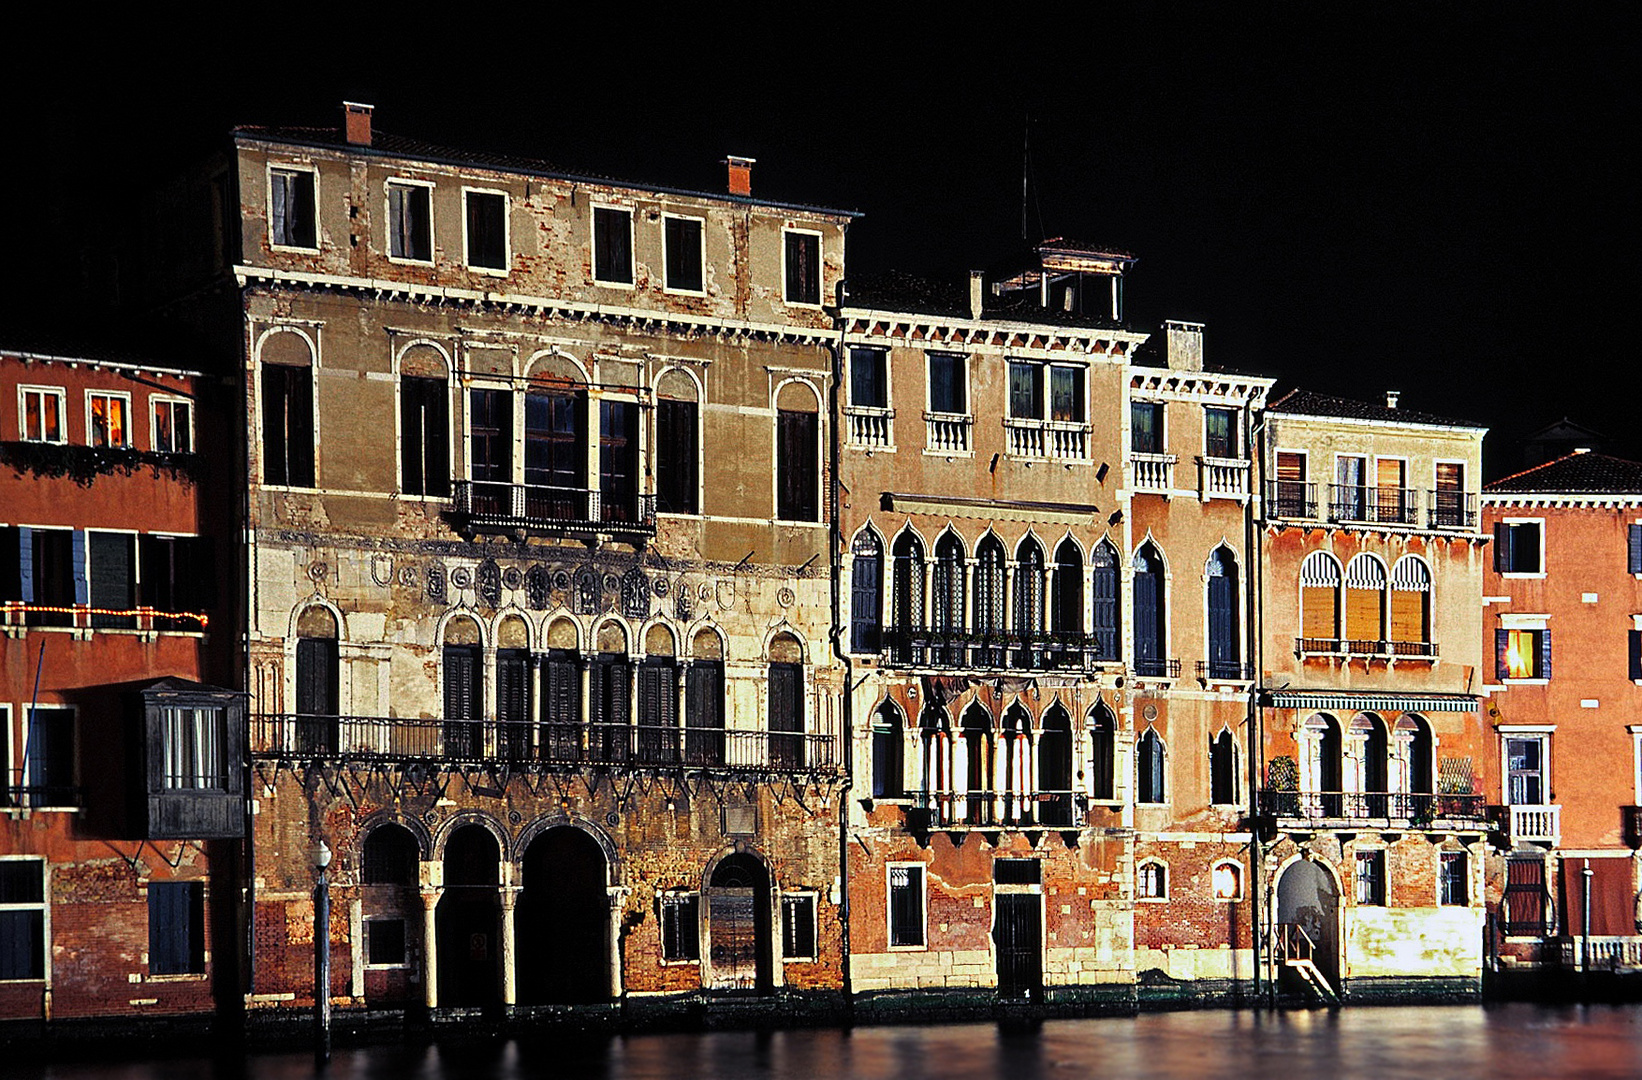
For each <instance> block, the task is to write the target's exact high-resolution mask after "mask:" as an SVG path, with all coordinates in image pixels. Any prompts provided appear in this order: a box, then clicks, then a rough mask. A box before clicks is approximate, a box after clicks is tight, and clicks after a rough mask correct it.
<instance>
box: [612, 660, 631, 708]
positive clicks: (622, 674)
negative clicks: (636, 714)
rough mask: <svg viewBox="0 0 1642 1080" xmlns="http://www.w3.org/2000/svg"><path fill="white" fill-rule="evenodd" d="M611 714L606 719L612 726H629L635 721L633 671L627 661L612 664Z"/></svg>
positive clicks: (617, 661)
mask: <svg viewBox="0 0 1642 1080" xmlns="http://www.w3.org/2000/svg"><path fill="white" fill-rule="evenodd" d="M609 690H610V712H609V715H608V716H607V717H606V718H605V719H606V720H607V721H608V722H609V723H612V724H627V723H631V722H632V719H633V705H632V695H633V669H632V666H631V665H629V664H628V663H627V661H626V660H625V659H621V660H616V661H615V662H613V663H612V664H610V682H609Z"/></svg>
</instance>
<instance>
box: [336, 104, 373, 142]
mask: <svg viewBox="0 0 1642 1080" xmlns="http://www.w3.org/2000/svg"><path fill="white" fill-rule="evenodd" d="M374 108H376V106H374V105H361V104H359V103H358V102H354V101H344V102H343V103H342V134H343V135H344V136H345V137H346V138H347V140H348V144H349V145H350V146H369V145H370V144H371V110H373V109H374Z"/></svg>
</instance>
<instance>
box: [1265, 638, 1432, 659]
mask: <svg viewBox="0 0 1642 1080" xmlns="http://www.w3.org/2000/svg"><path fill="white" fill-rule="evenodd" d="M1294 655H1296V656H1345V657H1352V656H1360V657H1368V658H1370V659H1377V660H1389V659H1392V658H1395V659H1398V660H1435V659H1436V658H1437V655H1438V649H1437V643H1436V642H1435V641H1382V640H1378V639H1374V638H1308V637H1302V638H1295V639H1294Z"/></svg>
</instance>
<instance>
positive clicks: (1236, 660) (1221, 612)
mask: <svg viewBox="0 0 1642 1080" xmlns="http://www.w3.org/2000/svg"><path fill="white" fill-rule="evenodd" d="M1208 572H1209V677H1210V678H1211V679H1241V678H1244V677H1245V676H1244V673H1243V651H1242V648H1241V643H1240V638H1239V634H1238V618H1237V561H1236V558H1235V557H1234V556H1233V555H1232V553H1231V550H1230V549H1229V548H1226V547H1224V546H1222V547H1217V548H1215V549H1214V551H1212V552H1210V553H1209V565H1208Z"/></svg>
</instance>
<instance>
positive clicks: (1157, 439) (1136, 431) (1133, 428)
mask: <svg viewBox="0 0 1642 1080" xmlns="http://www.w3.org/2000/svg"><path fill="white" fill-rule="evenodd" d="M1129 437H1130V443H1131V445H1130V449H1132V450H1133V451H1134V452H1135V453H1137V454H1161V453H1162V452H1163V405H1162V404H1161V403H1160V402H1155V401H1136V402H1133V403H1132V404H1131V405H1130V406H1129Z"/></svg>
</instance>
